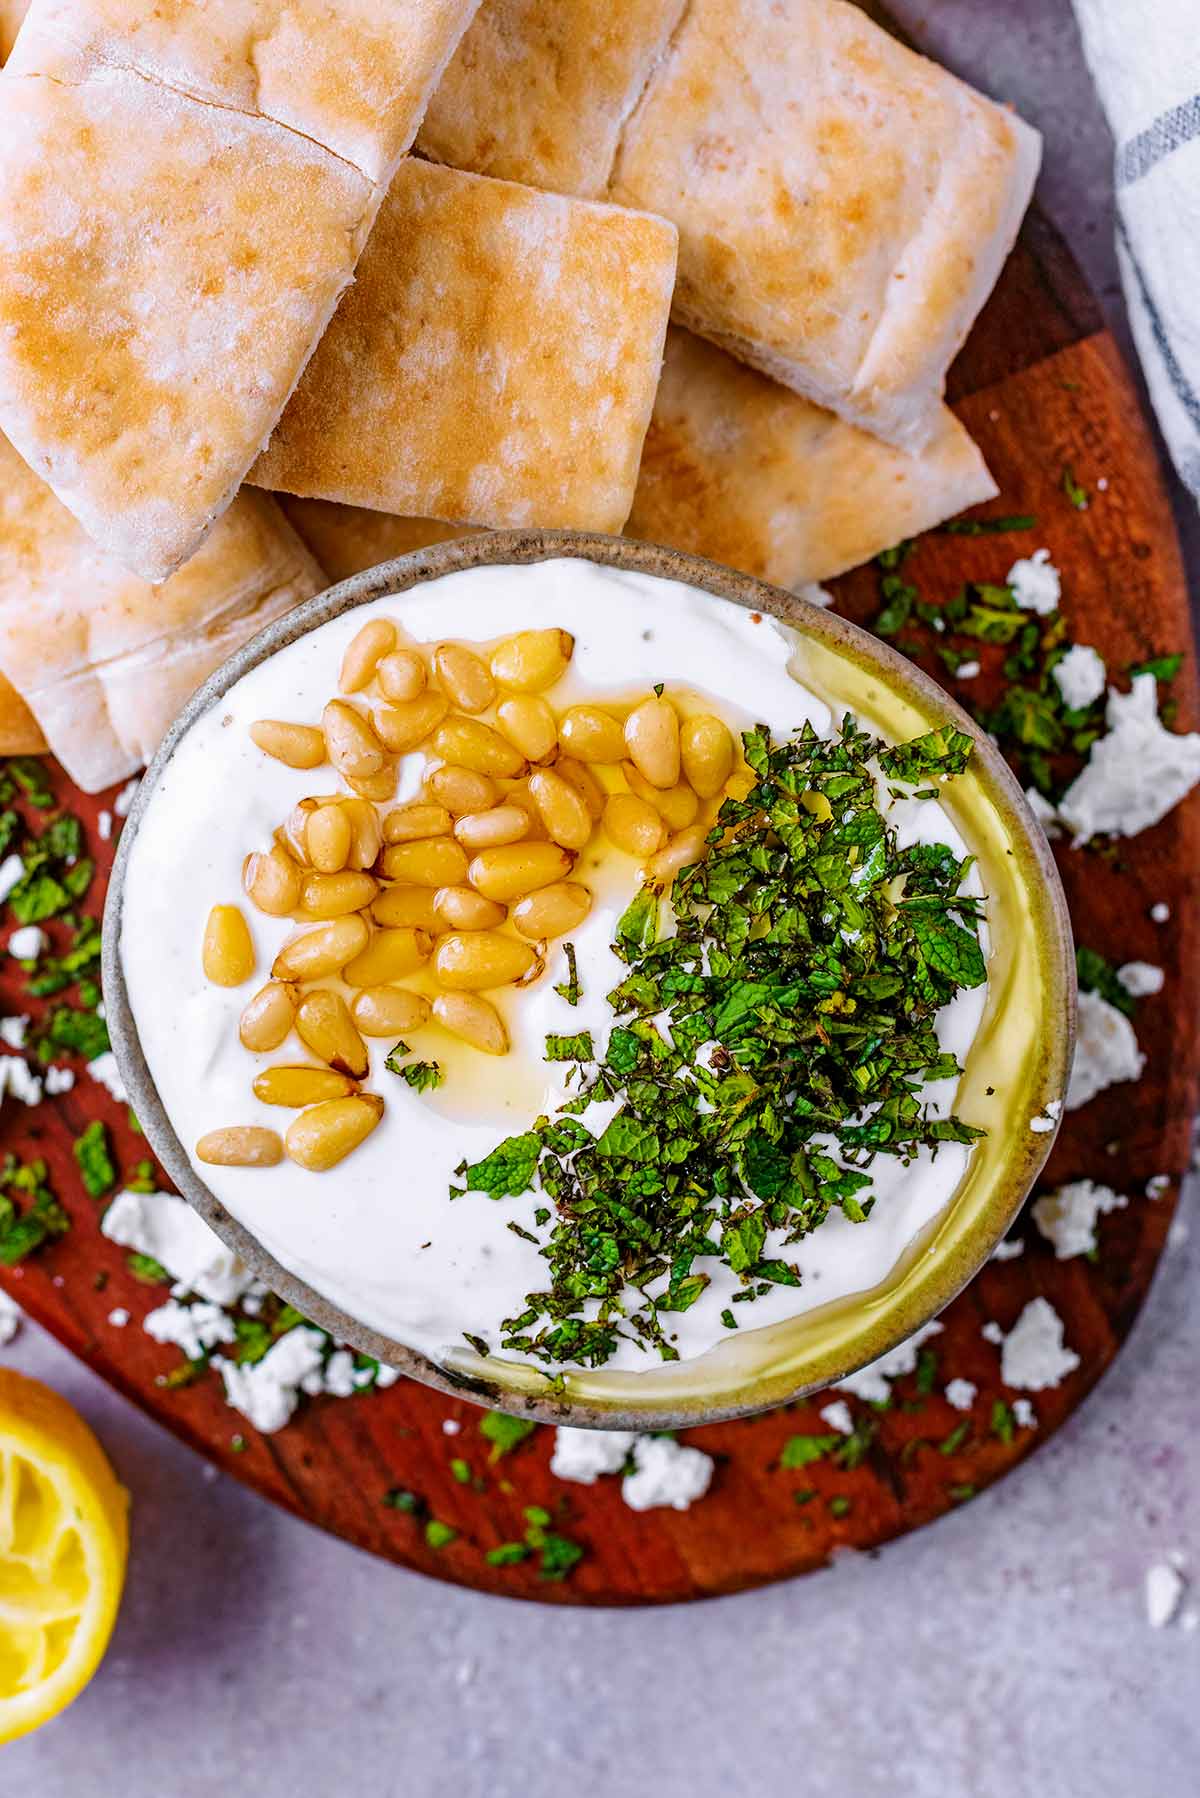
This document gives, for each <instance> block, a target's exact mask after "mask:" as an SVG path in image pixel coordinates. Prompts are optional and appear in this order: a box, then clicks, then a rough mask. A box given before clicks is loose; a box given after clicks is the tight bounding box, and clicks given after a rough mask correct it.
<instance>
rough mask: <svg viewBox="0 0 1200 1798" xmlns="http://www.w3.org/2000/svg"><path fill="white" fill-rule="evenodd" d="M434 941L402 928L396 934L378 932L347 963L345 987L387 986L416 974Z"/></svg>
mask: <svg viewBox="0 0 1200 1798" xmlns="http://www.w3.org/2000/svg"><path fill="white" fill-rule="evenodd" d="M432 948H433V938H432V937H431V936H430V935H429V933H428V931H425V930H414V929H413V928H412V927H411V926H409V925H405V924H401V925H398V926H397V927H396V929H395V930H377V931H376V932H375V934H374V936H373V937H372V938H371V941H370V942H369V943H368V945H367V947H366V948H365V949H364V950H363V951H362V954H361V955H356V956H355V958H354V960H353V961H349V962H347V963H346V966H345V967H344V968H343V969H342V979H343V980H344V981H345V982H346V985H347V986H358V987H363V986H386V985H387V984H388V983H389V982H390V981H392V980H403V979H404V977H405V976H406V975H407V974H415V973H416V971H417V969H418V968H420V967H423V966H424V964H425V963H426V962H427V961H428V960H429V951H430V950H431V949H432Z"/></svg>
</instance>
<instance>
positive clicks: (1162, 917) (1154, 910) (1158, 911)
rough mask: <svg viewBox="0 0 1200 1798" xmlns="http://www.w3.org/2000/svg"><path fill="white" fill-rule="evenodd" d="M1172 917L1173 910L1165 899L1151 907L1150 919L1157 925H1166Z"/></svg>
mask: <svg viewBox="0 0 1200 1798" xmlns="http://www.w3.org/2000/svg"><path fill="white" fill-rule="evenodd" d="M1170 915H1171V908H1170V906H1169V905H1168V904H1167V903H1166V901H1165V900H1164V899H1160V900H1159V901H1158V903H1157V905H1152V906H1151V907H1150V917H1151V919H1152V921H1153V922H1154V923H1155V924H1165V923H1166V921H1167V919H1168V918H1169V917H1170Z"/></svg>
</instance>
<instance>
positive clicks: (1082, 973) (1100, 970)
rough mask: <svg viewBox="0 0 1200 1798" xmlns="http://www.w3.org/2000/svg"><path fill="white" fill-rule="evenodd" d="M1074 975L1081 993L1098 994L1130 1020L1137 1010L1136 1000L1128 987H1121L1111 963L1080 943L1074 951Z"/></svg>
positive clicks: (1096, 951) (1097, 952) (1098, 952)
mask: <svg viewBox="0 0 1200 1798" xmlns="http://www.w3.org/2000/svg"><path fill="white" fill-rule="evenodd" d="M1075 973H1076V977H1077V979H1078V981H1079V985H1080V989H1081V991H1083V992H1085V993H1099V995H1100V997H1101V998H1102V999H1107V1001H1108V1003H1109V1004H1110V1005H1115V1006H1116V1008H1117V1010H1118V1011H1123V1012H1124V1013H1125V1015H1126V1017H1128V1018H1131V1017H1132V1016H1133V1014H1134V1012H1135V1011H1136V1010H1137V1000H1136V999H1135V998H1134V996H1133V994H1132V993H1131V992H1130V991H1129V989H1128V987H1124V986H1122V985H1121V982H1120V981H1119V980H1118V978H1117V970H1116V969H1115V968H1114V967H1113V965H1112V963H1111V962H1110V961H1109V960H1107V959H1106V957H1105V956H1103V955H1101V953H1100V951H1099V950H1098V949H1087V948H1085V947H1084V945H1083V944H1082V943H1079V944H1077V945H1076V949H1075Z"/></svg>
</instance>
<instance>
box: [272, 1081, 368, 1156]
mask: <svg viewBox="0 0 1200 1798" xmlns="http://www.w3.org/2000/svg"><path fill="white" fill-rule="evenodd" d="M382 1116H383V1100H382V1099H381V1098H379V1097H378V1096H377V1095H376V1094H375V1093H355V1094H354V1096H353V1098H350V1099H328V1100H326V1102H325V1103H324V1104H323V1105H313V1106H312V1107H311V1108H310V1109H309V1110H308V1111H302V1112H301V1113H300V1116H299V1117H298V1118H293V1119H292V1121H291V1123H290V1124H289V1125H288V1129H287V1135H286V1136H285V1137H284V1148H285V1149H286V1150H287V1153H288V1158H289V1160H291V1161H294V1162H295V1163H296V1165H297V1167H303V1168H307V1169H308V1170H309V1172H310V1173H314V1174H323V1173H325V1172H326V1171H327V1170H328V1169H329V1168H331V1167H336V1166H337V1164H338V1162H339V1161H344V1160H345V1158H346V1156H347V1155H349V1154H350V1152H351V1150H353V1149H357V1147H358V1145H359V1144H360V1143H361V1142H365V1141H366V1139H367V1137H368V1136H370V1134H371V1132H372V1130H373V1129H374V1128H375V1126H376V1124H377V1123H378V1122H379V1120H380V1118H381V1117H382Z"/></svg>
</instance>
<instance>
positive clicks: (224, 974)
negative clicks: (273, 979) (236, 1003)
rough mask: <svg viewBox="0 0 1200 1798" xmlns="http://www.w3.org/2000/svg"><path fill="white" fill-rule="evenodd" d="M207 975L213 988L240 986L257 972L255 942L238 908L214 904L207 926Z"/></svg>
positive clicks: (205, 954)
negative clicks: (255, 967)
mask: <svg viewBox="0 0 1200 1798" xmlns="http://www.w3.org/2000/svg"><path fill="white" fill-rule="evenodd" d="M202 959H203V963H204V972H205V974H206V975H207V977H208V979H209V980H211V981H212V983H213V985H214V986H241V984H242V982H243V981H245V980H249V978H250V976H251V974H253V972H254V939H253V937H252V936H251V935H250V927H249V925H248V924H247V923H246V920H245V918H243V916H242V914H241V912H240V911H239V910H238V908H237V906H236V905H214V906H213V908H212V910H211V911H210V912H209V914H208V922H207V924H206V925H205V926H204V949H203V955H202Z"/></svg>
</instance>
